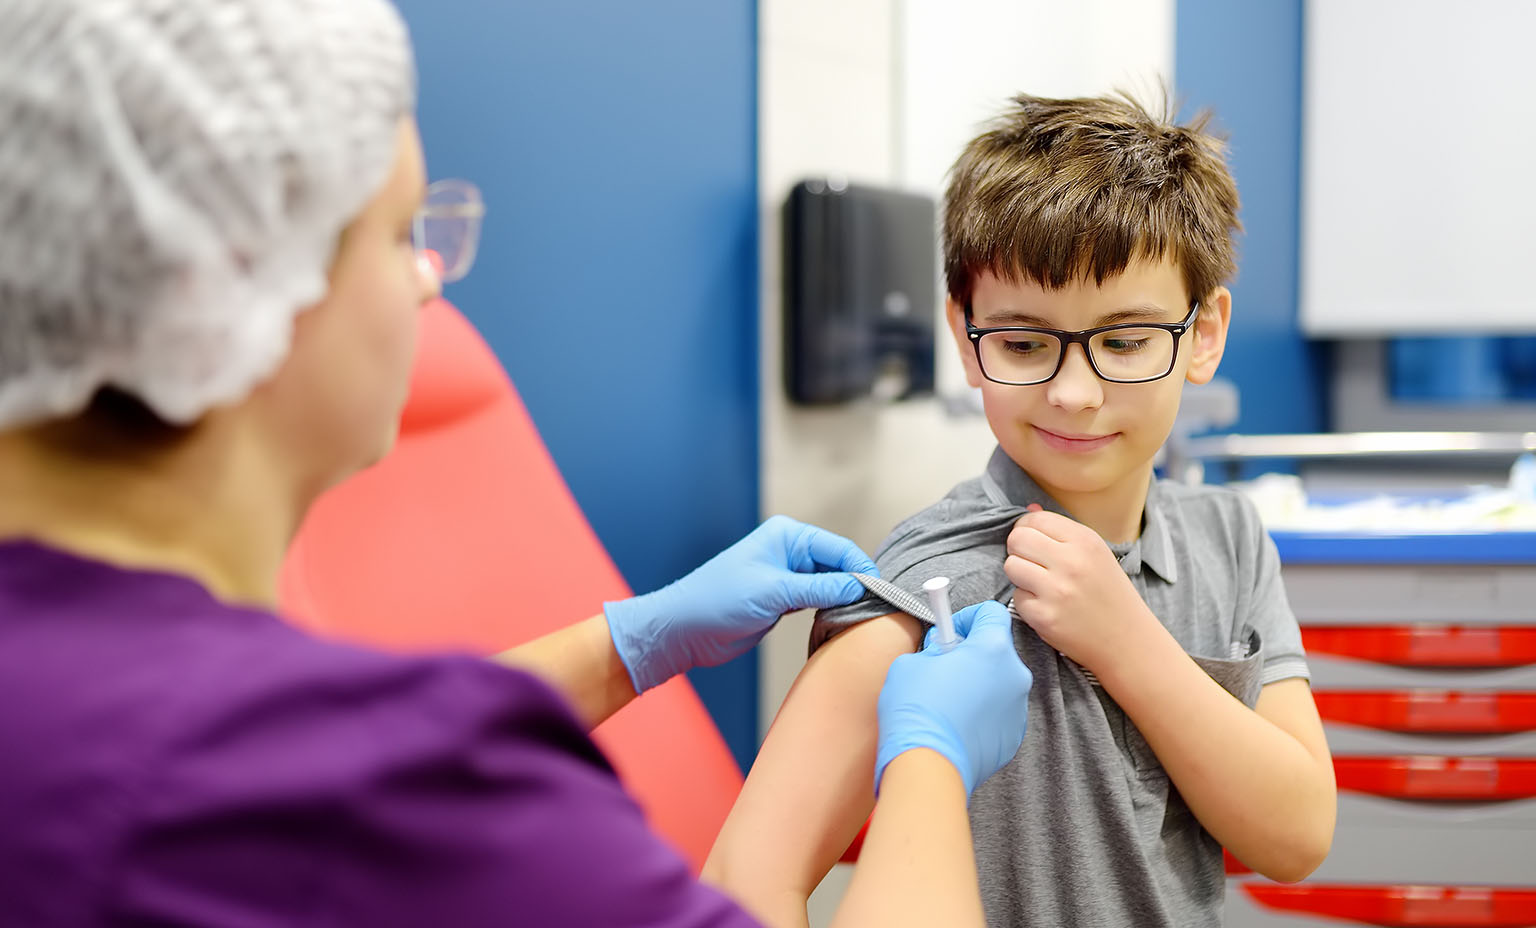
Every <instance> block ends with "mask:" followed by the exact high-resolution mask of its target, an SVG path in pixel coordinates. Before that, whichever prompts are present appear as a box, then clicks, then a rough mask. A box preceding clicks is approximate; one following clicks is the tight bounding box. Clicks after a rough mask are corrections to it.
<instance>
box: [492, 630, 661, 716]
mask: <svg viewBox="0 0 1536 928" xmlns="http://www.w3.org/2000/svg"><path fill="white" fill-rule="evenodd" d="M493 660H495V661H497V662H498V663H502V664H505V665H507V666H509V667H516V668H518V669H519V670H526V671H528V672H529V673H532V674H534V675H536V676H538V677H540V678H542V679H543V680H544V682H546V683H548V684H549V685H550V686H552V687H554V688H555V690H557V691H558V692H559V693H560V695H562V696H564V697H565V700H566V702H568V703H570V704H571V707H572V708H573V709H575V711H576V716H577V718H579V719H581V720H582V722H583V723H584V724H585V725H586V726H587V728H589V729H590V728H596V727H597V726H598V725H600V724H601V723H602V722H603V721H605V720H606V719H607V718H608V717H609V716H611V715H613V714H614V713H615V712H617V711H619V710H620V709H622V708H624V707H625V706H627V705H629V703H630V701H631V700H633V699H634V698H635V685H634V683H633V682H631V681H630V678H629V671H628V670H626V669H625V668H624V662H623V661H621V660H620V659H619V652H618V651H617V650H615V649H614V646H613V636H612V635H611V634H609V632H608V619H607V617H606V616H604V615H602V614H601V613H599V614H598V615H595V616H593V617H592V618H590V619H586V620H585V621H582V622H578V623H576V624H575V625H572V626H569V627H567V628H562V629H560V630H559V631H556V632H551V633H549V634H548V635H545V636H544V637H542V638H536V639H534V640H533V641H530V642H528V643H527V644H523V645H519V646H518V647H515V648H513V649H511V650H510V651H503V652H501V653H500V654H497V655H496V656H495V657H494V658H493Z"/></svg>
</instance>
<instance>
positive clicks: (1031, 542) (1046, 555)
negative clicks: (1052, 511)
mask: <svg viewBox="0 0 1536 928" xmlns="http://www.w3.org/2000/svg"><path fill="white" fill-rule="evenodd" d="M1026 518H1027V516H1026ZM1058 544H1060V542H1059V541H1057V540H1056V539H1054V538H1052V537H1051V536H1050V535H1048V534H1046V533H1045V532H1044V531H1042V530H1041V529H1040V528H1039V527H1037V526H1035V525H1026V524H1024V522H1023V520H1022V519H1021V520H1020V521H1019V523H1018V524H1016V525H1015V526H1014V527H1013V531H1011V532H1009V533H1008V553H1009V554H1012V555H1018V556H1019V557H1024V558H1028V559H1029V560H1031V561H1034V562H1035V563H1037V564H1041V565H1045V566H1050V563H1051V560H1052V551H1053V549H1054V548H1055V547H1056V546H1057V545H1058Z"/></svg>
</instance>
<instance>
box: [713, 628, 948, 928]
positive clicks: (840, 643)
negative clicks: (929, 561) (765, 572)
mask: <svg viewBox="0 0 1536 928" xmlns="http://www.w3.org/2000/svg"><path fill="white" fill-rule="evenodd" d="M921 641H922V629H921V627H920V626H919V625H918V623H917V620H915V619H913V618H911V617H910V616H906V615H901V614H896V615H887V616H882V617H881V618H878V619H872V620H870V621H868V622H864V623H862V624H860V625H856V626H854V627H852V628H850V629H848V630H847V631H845V632H843V633H842V634H840V635H838V636H837V637H835V638H833V639H832V640H831V641H829V642H827V643H826V644H825V645H823V646H822V647H821V648H820V649H818V650H817V651H816V653H815V654H814V655H812V656H811V659H810V661H809V662H807V663H806V665H805V667H804V669H802V670H801V671H800V676H799V677H798V678H797V679H796V680H795V683H794V686H793V687H791V689H790V691H789V695H788V696H787V697H786V698H785V700H784V704H783V706H782V707H780V709H779V713H778V717H777V718H775V719H774V722H773V726H772V727H771V728H770V729H769V731H768V737H767V739H766V740H765V741H764V742H763V747H762V750H761V751H759V752H758V755H757V760H756V762H755V763H754V764H753V765H752V770H751V772H750V773H749V774H748V775H747V781H746V784H745V785H744V786H743V787H742V791H741V795H740V797H738V799H737V800H736V805H735V807H733V808H732V809H731V813H730V816H729V817H728V818H727V819H726V821H725V825H724V826H723V827H722V828H721V831H720V836H719V837H718V838H717V839H716V841H715V846H714V848H713V850H711V851H710V855H709V859H708V861H706V862H705V864H704V872H703V875H702V878H703V879H704V880H706V881H707V882H710V883H713V884H715V885H716V886H719V887H720V888H722V889H724V890H725V891H726V892H728V893H729V894H731V895H732V896H733V897H735V898H736V899H737V900H739V901H740V902H741V903H742V904H743V905H745V906H746V907H747V909H748V910H749V911H751V912H752V913H753V914H755V915H756V916H757V917H758V918H760V919H762V920H763V921H764V922H766V923H767V924H769V925H773V926H776V928H781V926H786V925H790V926H804V925H805V924H806V910H805V903H806V899H807V898H809V896H810V894H811V892H812V890H814V889H815V888H816V886H817V884H819V883H820V882H821V879H822V877H824V876H825V875H826V874H827V871H828V870H830V869H832V865H833V864H835V863H836V862H837V860H838V858H839V857H841V856H842V854H843V851H844V850H846V849H847V847H848V845H849V843H850V842H851V841H852V840H853V838H854V837H855V836H856V835H857V834H858V832H859V827H860V826H861V825H863V824H864V822H865V820H866V819H867V818H868V816H869V813H870V810H871V808H873V807H874V803H875V796H874V770H875V748H876V743H877V740H878V737H879V726H878V720H877V717H876V711H875V710H876V704H877V702H878V701H879V698H880V688H881V687H882V686H883V685H884V684H885V675H886V672H887V671H888V670H889V669H890V666H891V662H892V661H894V660H895V659H896V658H897V657H899V656H900V655H902V654H906V653H909V652H912V651H915V650H917V648H918V646H919V644H920V643H921ZM887 776H889V772H888V773H887ZM961 809H962V812H963V809H964V804H963V803H961ZM962 856H969V854H966V855H962ZM866 882H868V881H867V880H866ZM887 891H890V892H894V891H895V889H894V888H892V887H887ZM923 891H925V892H937V891H938V887H936V886H934V885H930V884H928V883H926V882H925V883H924V886H923ZM941 923H947V922H941Z"/></svg>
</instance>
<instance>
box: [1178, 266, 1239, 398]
mask: <svg viewBox="0 0 1536 928" xmlns="http://www.w3.org/2000/svg"><path fill="white" fill-rule="evenodd" d="M1231 319H1232V291H1230V290H1228V289H1227V288H1226V287H1217V288H1216V289H1215V290H1212V291H1211V294H1210V296H1209V298H1207V299H1204V300H1201V301H1200V315H1199V317H1198V318H1196V319H1195V325H1194V332H1193V334H1192V335H1191V342H1190V348H1191V349H1192V350H1191V351H1190V361H1189V371H1188V372H1187V373H1186V374H1185V375H1184V376H1185V379H1187V380H1188V381H1189V382H1190V383H1195V384H1200V383H1210V380H1211V378H1212V377H1215V376H1216V368H1217V367H1218V366H1219V365H1220V364H1221V355H1222V353H1223V352H1225V351H1226V350H1227V323H1228V322H1230V321H1231Z"/></svg>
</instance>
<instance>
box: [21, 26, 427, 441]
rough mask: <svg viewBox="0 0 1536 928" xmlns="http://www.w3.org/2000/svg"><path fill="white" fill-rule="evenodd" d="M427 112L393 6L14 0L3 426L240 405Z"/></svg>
mask: <svg viewBox="0 0 1536 928" xmlns="http://www.w3.org/2000/svg"><path fill="white" fill-rule="evenodd" d="M414 98H415V73H414V68H413V64H412V60H411V51H410V45H409V40H408V38H407V36H406V31H405V26H404V24H403V23H402V22H401V20H400V17H399V14H398V12H397V11H396V10H395V9H394V7H393V6H391V5H390V4H389V3H388V2H387V0H0V127H3V128H0V429H4V428H9V427H13V426H17V425H23V424H28V423H36V422H41V421H45V420H48V419H54V418H61V417H66V416H71V415H74V414H76V413H78V412H80V411H81V410H83V409H84V408H85V407H86V406H87V405H88V404H89V402H90V401H91V398H92V397H93V396H94V395H95V393H96V392H97V391H98V390H99V389H101V388H102V387H105V386H112V387H115V388H118V389H121V390H123V391H124V392H127V393H129V394H131V395H133V396H135V397H137V398H138V399H139V400H141V401H142V402H143V403H144V404H145V405H146V406H148V407H149V408H150V409H152V410H153V411H154V412H155V413H156V414H157V415H159V416H160V417H161V418H163V419H165V420H166V421H169V422H173V423H188V422H191V421H193V420H195V419H197V418H198V417H199V416H201V415H202V414H203V413H204V412H206V411H207V410H208V409H210V408H211V407H213V406H216V405H220V404H224V403H229V402H233V401H237V400H239V399H242V398H243V397H245V396H246V395H247V394H248V393H249V392H250V391H251V390H252V389H253V388H254V387H255V386H256V384H257V383H259V382H260V381H261V380H262V379H264V378H265V377H267V376H269V375H270V374H271V373H272V372H274V371H275V370H276V369H277V367H278V366H279V364H280V363H281V362H282V360H283V358H284V357H285V356H286V354H287V352H288V346H289V342H290V337H291V333H292V329H293V320H294V316H295V315H296V314H297V312H298V311H299V310H300V309H301V308H303V307H305V306H307V305H311V304H313V303H315V302H316V301H318V300H319V299H320V298H321V297H322V296H323V295H324V294H325V292H326V288H327V277H326V275H327V270H328V268H329V265H330V262H331V260H332V258H333V256H334V252H335V246H336V243H337V240H338V237H339V235H340V233H341V230H342V229H343V228H344V227H345V226H346V225H347V223H348V222H350V221H351V219H352V218H354V217H355V216H356V215H357V214H358V213H359V212H361V211H362V209H363V207H364V206H365V205H366V204H367V203H368V201H369V200H371V199H372V198H373V196H374V195H375V194H376V193H377V191H378V190H379V189H380V188H382V186H383V184H384V181H385V180H386V179H387V177H388V174H389V171H390V168H391V167H392V165H393V163H394V159H395V153H396V146H397V139H398V131H399V125H400V119H401V118H402V117H403V116H405V115H406V114H407V113H409V112H410V111H411V110H412V109H413V107H414V103H415V99H414Z"/></svg>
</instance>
